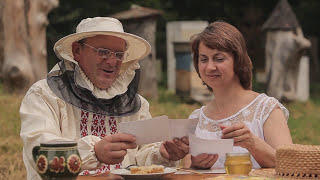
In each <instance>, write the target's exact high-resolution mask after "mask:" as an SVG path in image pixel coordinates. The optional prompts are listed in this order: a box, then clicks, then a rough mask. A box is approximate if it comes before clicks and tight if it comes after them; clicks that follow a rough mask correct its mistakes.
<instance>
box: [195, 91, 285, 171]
mask: <svg viewBox="0 0 320 180" xmlns="http://www.w3.org/2000/svg"><path fill="white" fill-rule="evenodd" d="M276 106H278V107H280V108H281V110H282V111H283V113H284V114H285V117H286V120H287V121H288V118H289V111H288V110H287V109H286V108H285V107H284V106H283V105H282V104H281V103H280V102H279V101H278V100H277V99H275V98H273V97H268V96H267V95H266V94H264V93H263V94H260V95H258V96H257V97H256V98H255V99H254V100H253V101H252V102H251V103H250V104H248V105H247V106H246V107H244V108H243V109H241V110H240V111H238V112H237V113H235V114H233V115H232V116H230V117H227V118H224V119H219V120H213V119H210V118H208V117H207V116H206V115H205V114H204V112H203V108H204V106H202V107H201V108H200V109H197V110H195V111H193V112H192V113H191V115H190V116H189V118H190V119H193V118H199V122H198V125H197V128H196V130H195V135H196V136H197V137H199V138H203V139H212V140H213V139H221V135H222V131H221V129H220V125H225V126H230V125H232V124H235V123H238V122H243V123H245V125H246V126H247V127H248V128H249V129H250V131H251V132H252V133H253V134H255V135H256V136H258V137H259V138H261V139H264V133H263V125H264V123H265V121H266V120H267V119H268V117H269V115H270V113H271V112H272V110H273V109H274V108H275V107H276ZM233 152H248V150H247V149H245V148H242V147H239V146H235V147H233ZM251 161H252V165H253V168H260V165H259V164H258V163H257V161H256V160H255V159H254V158H253V157H252V156H251ZM224 163H225V154H219V159H218V160H217V161H216V163H215V164H214V165H213V166H212V167H213V168H224Z"/></svg>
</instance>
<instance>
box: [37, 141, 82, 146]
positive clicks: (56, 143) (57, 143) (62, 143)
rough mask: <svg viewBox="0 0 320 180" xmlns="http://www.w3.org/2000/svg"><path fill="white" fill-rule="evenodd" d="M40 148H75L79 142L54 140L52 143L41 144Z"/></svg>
mask: <svg viewBox="0 0 320 180" xmlns="http://www.w3.org/2000/svg"><path fill="white" fill-rule="evenodd" d="M40 146H41V147H73V146H77V142H75V141H57V140H52V141H47V142H42V143H40Z"/></svg>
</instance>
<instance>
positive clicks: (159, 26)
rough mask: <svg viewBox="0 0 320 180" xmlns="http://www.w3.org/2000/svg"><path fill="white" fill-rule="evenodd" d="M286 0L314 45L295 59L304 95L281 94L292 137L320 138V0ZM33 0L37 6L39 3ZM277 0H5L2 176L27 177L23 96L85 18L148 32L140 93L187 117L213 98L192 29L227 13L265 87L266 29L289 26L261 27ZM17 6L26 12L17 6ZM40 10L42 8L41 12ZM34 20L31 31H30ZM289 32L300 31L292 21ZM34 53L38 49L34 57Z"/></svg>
mask: <svg viewBox="0 0 320 180" xmlns="http://www.w3.org/2000/svg"><path fill="white" fill-rule="evenodd" d="M286 2H287V3H288V4H289V7H290V8H291V10H292V12H293V13H294V15H295V18H296V21H297V22H298V25H299V27H300V28H301V29H302V32H303V36H304V37H305V38H306V39H307V40H308V41H309V42H310V43H311V46H310V47H308V48H305V49H303V51H302V50H301V51H299V55H300V56H299V61H293V60H292V62H293V63H296V64H298V65H297V67H298V70H299V71H296V72H295V73H296V74H297V76H299V77H297V78H298V80H297V83H296V84H295V85H296V86H297V89H299V87H304V88H303V89H302V90H297V91H299V92H300V91H302V92H303V93H302V95H301V96H299V97H300V98H299V97H298V96H297V97H294V98H291V99H290V98H286V97H282V96H280V97H279V99H280V100H282V102H283V103H284V105H285V106H286V107H287V108H288V109H289V111H290V118H289V121H288V124H289V128H290V131H291V135H292V138H293V142H294V143H301V144H317V145H319V144H320V132H319V129H320V123H318V121H319V120H320V115H319V114H320V113H319V112H320V74H319V73H320V70H319V68H320V67H319V58H318V57H319V50H320V49H319V46H318V41H319V37H320V23H319V18H320V12H319V9H320V1H318V0H288V1H286ZM33 3H34V4H37V3H38V4H40V5H38V6H34V5H33ZM45 3H47V4H45ZM50 3H51V6H50V7H48V4H50ZM279 3H280V1H279V0H268V1H265V0H180V1H177V0H161V1H160V0H130V1H129V0H122V1H118V0H108V1H105V0H95V1H87V0H60V1H58V0H46V1H41V0H39V1H38V0H34V1H31V0H15V1H10V0H1V2H0V17H1V23H0V39H1V41H0V179H25V177H26V172H25V169H24V165H23V162H22V153H21V152H22V147H23V145H22V142H21V140H20V137H19V131H20V117H19V113H18V111H19V107H20V103H21V100H22V98H23V96H24V94H25V93H26V90H27V89H28V88H29V87H30V85H31V84H32V83H34V82H36V81H37V80H40V79H43V78H45V77H46V73H47V72H48V71H49V70H50V69H51V68H52V67H53V66H54V65H55V64H56V63H57V62H58V61H59V59H57V58H56V56H55V54H54V51H53V46H54V44H55V42H56V41H57V40H59V39H60V38H62V37H64V36H66V35H68V34H71V33H74V32H75V28H76V26H77V24H78V23H79V22H80V21H81V20H82V19H84V18H87V17H95V16H113V17H117V18H119V19H120V21H121V22H122V23H123V25H124V30H125V31H126V32H130V33H133V34H136V35H139V36H141V37H143V38H145V39H147V40H148V41H149V43H150V44H151V45H152V46H153V47H152V54H151V55H150V56H149V57H147V60H143V61H141V63H142V64H141V67H142V73H144V74H146V75H147V76H148V77H149V79H148V78H146V79H141V84H140V87H139V92H140V93H141V94H142V95H143V96H145V97H147V99H148V100H149V102H150V109H151V113H152V115H153V116H160V115H168V116H169V118H188V116H189V114H190V113H191V112H192V111H193V110H195V109H196V108H199V107H201V106H202V105H204V104H205V102H206V101H208V100H210V98H212V95H211V94H210V93H208V92H207V91H206V88H205V87H204V86H202V82H201V80H199V79H197V78H198V77H197V75H196V74H195V72H194V69H193V68H192V65H191V64H192V62H191V54H190V47H189V40H190V36H191V35H192V34H194V33H198V32H200V31H201V30H202V29H203V28H204V27H205V26H206V25H207V24H208V23H211V22H213V21H216V20H224V21H226V22H229V23H231V24H232V25H234V26H236V27H237V28H238V29H239V30H240V31H241V32H242V34H243V35H244V37H245V39H246V43H247V48H248V52H249V56H250V58H251V60H252V62H253V67H254V69H253V71H254V82H253V90H255V91H257V92H261V93H267V91H268V82H269V81H270V79H269V80H268V79H267V74H268V69H266V64H267V59H268V58H267V56H266V47H267V37H268V32H270V31H271V32H277V31H283V30H284V29H281V28H277V29H272V28H271V29H270V28H269V29H268V28H263V26H264V24H266V22H267V20H268V19H269V18H270V17H271V16H272V13H274V11H275V9H276V7H277V5H279ZM19 8H20V9H21V10H22V11H18V10H16V11H13V9H19ZM137 8H138V10H137ZM139 8H140V9H139ZM134 9H136V10H137V11H135V10H134ZM37 11H40V12H42V13H39V15H37V14H36V12H37ZM29 12H33V14H32V13H30V14H28V13H29ZM10 13H11V14H10ZM8 14H9V15H8ZM13 15H15V16H13ZM13 17H15V18H13ZM280 17H281V16H280ZM279 19H280V18H279ZM37 22H39V24H41V27H40V29H41V28H42V31H39V32H37V31H34V30H32V27H33V26H36V25H34V24H36V23H37ZM289 23H290V22H289ZM15 24H16V26H15ZM8 27H10V28H8ZM30 27H31V30H28V28H30ZM168 29H170V31H168ZM284 31H286V32H287V31H293V32H294V34H296V29H294V28H293V29H290V28H289V29H285V30H284ZM10 33H12V35H10ZM20 36H21V37H20ZM41 38H42V39H41ZM20 43H26V44H27V45H19V44H20ZM39 44H40V45H41V46H39ZM288 46H289V45H288ZM33 48H35V50H33ZM24 53H25V54H29V55H28V56H29V61H30V62H29V63H26V62H25V61H26V60H24V59H25V57H26V55H24ZM37 53H39V54H40V55H39V56H37ZM292 53H293V52H292ZM18 55H19V56H18ZM39 57H40V58H39ZM303 57H306V58H307V61H303V62H307V63H305V64H307V68H304V69H303V70H301V68H302V66H303V65H302V64H301V62H302V60H301V61H300V58H301V59H302V58H303ZM289 61H290V60H289ZM35 62H37V63H35ZM299 63H300V64H299ZM12 64H13V65H12ZM186 64H187V65H188V66H186ZM8 67H9V68H8ZM146 67H152V68H146ZM299 67H300V68H299ZM303 67H305V66H303ZM19 68H20V69H19ZM143 68H144V69H143ZM8 69H9V70H8ZM147 69H149V71H148V70H147ZM19 72H22V73H20V74H19ZM301 72H302V73H301ZM30 73H33V75H32V76H31V75H30ZM299 73H300V75H299ZM8 74H9V75H8ZM17 74H18V75H17ZM299 78H300V80H299ZM154 80H155V81H154ZM297 94H298V93H297Z"/></svg>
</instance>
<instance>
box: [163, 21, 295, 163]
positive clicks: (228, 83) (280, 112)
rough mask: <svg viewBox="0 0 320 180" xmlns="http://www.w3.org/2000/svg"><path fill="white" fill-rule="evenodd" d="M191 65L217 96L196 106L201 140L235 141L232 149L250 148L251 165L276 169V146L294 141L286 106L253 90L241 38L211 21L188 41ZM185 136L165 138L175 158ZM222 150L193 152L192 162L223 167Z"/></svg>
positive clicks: (230, 28) (181, 152)
mask: <svg viewBox="0 0 320 180" xmlns="http://www.w3.org/2000/svg"><path fill="white" fill-rule="evenodd" d="M192 53H193V63H194V66H195V69H196V71H197V73H198V75H199V77H200V78H201V79H202V81H203V83H204V84H205V85H206V86H207V87H208V89H209V90H210V91H212V92H213V94H214V96H215V98H214V99H213V100H212V101H211V102H209V103H208V104H207V105H206V106H203V107H201V108H200V109H197V110H195V111H194V112H193V113H192V114H191V115H190V116H189V118H199V122H198V125H197V128H196V131H195V135H196V136H198V137H200V138H203V139H220V138H222V139H229V138H232V139H234V149H233V151H234V152H248V151H249V152H250V154H251V155H252V163H253V168H260V167H274V166H275V149H276V148H277V147H278V146H279V145H281V144H292V140H291V135H290V132H289V128H288V126H287V120H288V116H289V112H288V110H287V109H286V108H285V107H284V106H283V105H282V104H280V103H279V102H278V100H276V99H275V98H273V97H268V96H267V95H266V94H259V93H257V92H254V91H252V90H251V88H252V63H251V60H250V58H249V56H248V53H247V48H246V45H245V40H244V38H243V36H242V34H241V33H240V31H239V30H238V29H236V28H235V27H234V26H232V25H230V24H228V23H226V22H219V21H217V22H213V23H212V24H210V25H209V26H207V27H206V28H205V29H204V30H203V31H202V32H201V33H199V34H197V35H195V36H194V37H193V39H192ZM187 144H188V142H187V141H186V139H185V138H183V139H181V140H180V139H175V140H174V141H172V142H168V141H166V142H164V143H163V147H164V148H165V149H166V150H167V152H171V153H169V154H170V155H171V159H173V160H176V159H179V158H182V157H184V156H185V155H186V154H187V152H188V151H187V150H186V146H187ZM224 162H225V154H220V155H218V154H201V155H198V156H196V157H193V156H191V166H192V167H197V168H211V167H212V166H213V167H214V168H224Z"/></svg>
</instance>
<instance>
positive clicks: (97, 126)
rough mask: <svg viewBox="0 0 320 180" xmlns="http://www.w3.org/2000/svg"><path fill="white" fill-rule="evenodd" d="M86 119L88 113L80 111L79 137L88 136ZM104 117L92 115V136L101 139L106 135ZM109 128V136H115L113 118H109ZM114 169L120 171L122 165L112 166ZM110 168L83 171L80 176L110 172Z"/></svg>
mask: <svg viewBox="0 0 320 180" xmlns="http://www.w3.org/2000/svg"><path fill="white" fill-rule="evenodd" d="M88 117H89V112H87V111H83V110H82V111H81V122H80V132H81V137H84V136H87V135H88V127H87V124H88ZM105 122H106V116H105V115H100V114H95V113H93V115H92V125H91V134H92V135H94V136H99V137H100V138H103V137H104V136H106V135H107V132H106V124H105ZM109 127H110V134H116V133H118V129H117V121H116V119H115V117H109ZM113 166H114V168H115V169H120V168H122V163H119V164H115V165H113ZM110 170H111V166H110V165H103V166H102V167H100V168H99V169H96V170H94V171H89V170H84V171H82V172H81V173H80V175H86V174H100V173H104V172H106V171H110Z"/></svg>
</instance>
